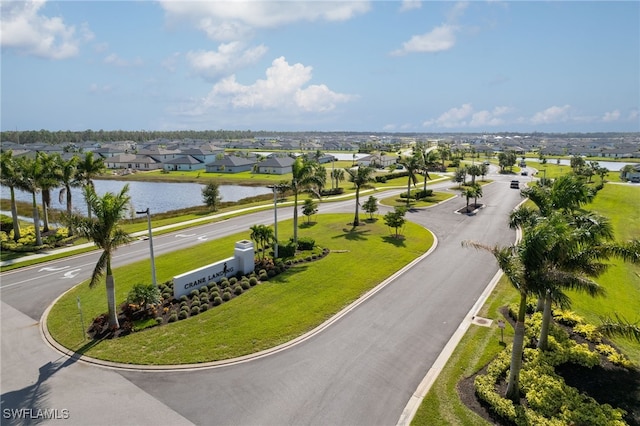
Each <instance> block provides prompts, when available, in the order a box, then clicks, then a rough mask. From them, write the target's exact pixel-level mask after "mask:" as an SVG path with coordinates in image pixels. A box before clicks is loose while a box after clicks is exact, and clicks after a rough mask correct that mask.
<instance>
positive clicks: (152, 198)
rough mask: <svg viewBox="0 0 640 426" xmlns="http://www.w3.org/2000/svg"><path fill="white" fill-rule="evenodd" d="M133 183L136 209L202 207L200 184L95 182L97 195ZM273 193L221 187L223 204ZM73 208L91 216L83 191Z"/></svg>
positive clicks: (5, 194) (23, 196)
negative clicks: (88, 212)
mask: <svg viewBox="0 0 640 426" xmlns="http://www.w3.org/2000/svg"><path fill="white" fill-rule="evenodd" d="M127 183H128V184H129V195H130V196H131V203H132V204H133V208H134V210H138V211H142V210H146V209H147V208H149V209H150V211H151V214H154V213H163V212H167V211H170V210H179V209H184V208H188V207H194V206H202V205H204V201H203V199H202V188H204V185H201V184H199V183H168V182H138V181H131V182H124V181H118V180H96V181H94V184H95V187H96V193H98V195H103V194H105V193H106V192H113V193H117V192H120V191H121V190H122V187H124V185H125V184H127ZM59 192H60V189H59V188H58V189H55V190H53V191H51V207H52V208H54V209H59V210H64V209H66V201H65V200H63V201H62V203H60V202H59V201H58V194H59ZM272 193H273V191H272V190H271V189H269V188H267V187H261V186H241V185H220V196H221V198H222V201H231V202H235V201H239V200H241V199H243V198H248V197H254V196H256V195H263V194H272ZM71 194H72V197H73V208H74V210H76V209H77V210H78V211H79V212H80V213H82V214H86V213H87V207H86V203H85V201H84V196H83V195H82V190H81V189H80V188H73V189H72V191H71ZM0 195H1V196H2V199H8V198H9V195H10V194H9V189H8V188H6V187H4V186H2V187H0ZM36 197H37V200H38V205H40V204H41V199H42V196H41V195H40V194H38V195H36ZM16 200H18V201H25V202H29V203H30V202H31V194H29V193H28V192H23V191H16Z"/></svg>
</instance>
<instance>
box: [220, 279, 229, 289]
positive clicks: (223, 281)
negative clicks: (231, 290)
mask: <svg viewBox="0 0 640 426" xmlns="http://www.w3.org/2000/svg"><path fill="white" fill-rule="evenodd" d="M218 287H220V288H221V289H223V290H224V289H225V288H227V287H229V280H228V279H226V278H223V279H221V280H220V282H219V283H218Z"/></svg>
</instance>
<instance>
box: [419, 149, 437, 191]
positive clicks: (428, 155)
mask: <svg viewBox="0 0 640 426" xmlns="http://www.w3.org/2000/svg"><path fill="white" fill-rule="evenodd" d="M419 154H420V163H421V166H422V173H423V175H424V181H423V186H422V190H423V191H426V190H427V179H431V176H429V168H430V167H433V166H434V165H435V164H437V162H438V151H436V150H435V149H432V150H429V151H427V149H422V150H420V151H419Z"/></svg>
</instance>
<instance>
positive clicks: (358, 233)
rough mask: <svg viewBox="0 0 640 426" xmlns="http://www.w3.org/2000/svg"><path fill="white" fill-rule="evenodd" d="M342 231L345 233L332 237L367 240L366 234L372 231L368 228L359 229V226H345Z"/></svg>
mask: <svg viewBox="0 0 640 426" xmlns="http://www.w3.org/2000/svg"><path fill="white" fill-rule="evenodd" d="M342 232H344V234H340V235H336V236H334V237H332V238H334V239H336V238H344V239H346V240H349V241H366V240H367V237H366V235H367V234H369V233H370V232H371V231H370V230H368V229H363V230H358V228H357V227H354V228H351V229H348V228H343V229H342Z"/></svg>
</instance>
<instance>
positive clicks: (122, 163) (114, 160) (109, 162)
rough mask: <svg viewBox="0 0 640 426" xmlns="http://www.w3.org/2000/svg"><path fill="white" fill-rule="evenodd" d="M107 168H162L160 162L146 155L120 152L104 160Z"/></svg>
mask: <svg viewBox="0 0 640 426" xmlns="http://www.w3.org/2000/svg"><path fill="white" fill-rule="evenodd" d="M104 163H105V165H106V166H107V168H108V169H131V170H156V169H161V168H162V163H161V162H160V161H157V160H155V159H153V158H152V157H150V156H148V155H140V154H120V155H114V156H111V157H107V158H105V160H104Z"/></svg>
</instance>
